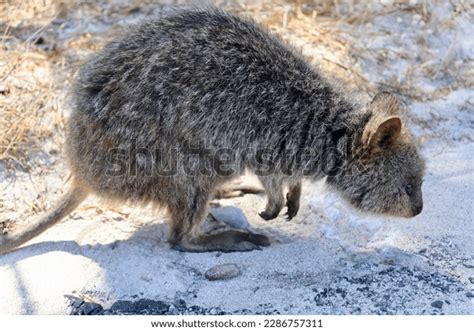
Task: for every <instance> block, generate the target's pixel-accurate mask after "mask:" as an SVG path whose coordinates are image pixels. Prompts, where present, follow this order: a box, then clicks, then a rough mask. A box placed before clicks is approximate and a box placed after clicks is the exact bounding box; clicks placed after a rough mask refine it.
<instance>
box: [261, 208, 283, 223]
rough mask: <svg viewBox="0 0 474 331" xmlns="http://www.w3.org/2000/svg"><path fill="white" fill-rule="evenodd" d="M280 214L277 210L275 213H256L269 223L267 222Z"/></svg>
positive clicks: (271, 211) (267, 211)
mask: <svg viewBox="0 0 474 331" xmlns="http://www.w3.org/2000/svg"><path fill="white" fill-rule="evenodd" d="M279 213H280V211H279V210H277V211H275V210H267V209H265V210H264V211H262V212H260V213H258V215H259V216H260V217H261V218H263V219H264V220H265V221H269V220H272V219H274V218H277V217H278V214H279Z"/></svg>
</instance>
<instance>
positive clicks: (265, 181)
mask: <svg viewBox="0 0 474 331" xmlns="http://www.w3.org/2000/svg"><path fill="white" fill-rule="evenodd" d="M259 179H260V182H261V183H262V185H263V188H264V189H265V193H266V194H267V205H266V206H265V210H264V211H262V212H261V213H259V215H260V217H261V218H263V219H264V220H267V221H268V220H271V219H274V218H276V217H277V216H278V214H280V211H281V209H282V208H283V206H284V204H285V197H284V196H283V183H282V180H281V179H279V178H278V177H273V176H261V177H259Z"/></svg>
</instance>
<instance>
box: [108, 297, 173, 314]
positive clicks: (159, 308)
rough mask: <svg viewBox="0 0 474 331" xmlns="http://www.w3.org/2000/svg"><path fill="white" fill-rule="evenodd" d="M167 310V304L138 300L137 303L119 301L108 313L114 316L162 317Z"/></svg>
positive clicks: (168, 306)
mask: <svg viewBox="0 0 474 331" xmlns="http://www.w3.org/2000/svg"><path fill="white" fill-rule="evenodd" d="M169 308H170V305H169V304H167V303H165V302H163V301H156V300H151V299H140V300H138V301H125V300H119V301H117V302H115V303H114V304H113V305H112V307H110V309H109V311H110V312H112V313H114V314H124V315H130V314H133V315H164V314H166V313H167V312H168V310H169Z"/></svg>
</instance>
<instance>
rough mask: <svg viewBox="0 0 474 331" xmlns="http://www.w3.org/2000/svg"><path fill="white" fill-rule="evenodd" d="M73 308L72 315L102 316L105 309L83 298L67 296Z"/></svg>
mask: <svg viewBox="0 0 474 331" xmlns="http://www.w3.org/2000/svg"><path fill="white" fill-rule="evenodd" d="M66 298H67V299H68V300H69V305H70V307H71V311H70V312H69V314H70V315H98V314H101V313H102V311H103V310H104V308H103V307H102V306H101V305H99V304H98V303H95V302H87V301H84V300H83V299H81V298H78V297H75V296H72V295H67V296H66Z"/></svg>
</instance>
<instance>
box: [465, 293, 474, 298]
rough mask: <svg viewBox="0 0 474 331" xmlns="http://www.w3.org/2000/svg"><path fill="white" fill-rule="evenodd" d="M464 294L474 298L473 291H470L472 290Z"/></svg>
mask: <svg viewBox="0 0 474 331" xmlns="http://www.w3.org/2000/svg"><path fill="white" fill-rule="evenodd" d="M466 296H467V297H468V298H474V293H472V292H466Z"/></svg>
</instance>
